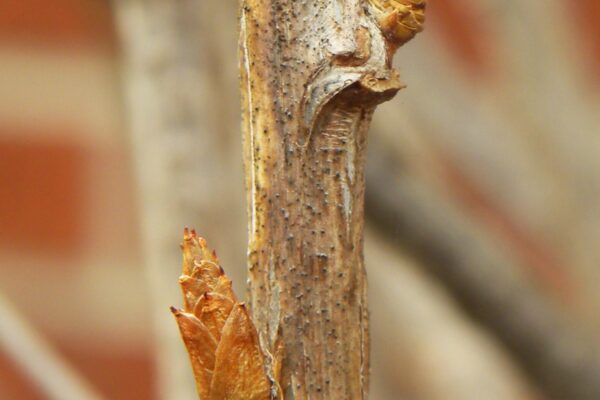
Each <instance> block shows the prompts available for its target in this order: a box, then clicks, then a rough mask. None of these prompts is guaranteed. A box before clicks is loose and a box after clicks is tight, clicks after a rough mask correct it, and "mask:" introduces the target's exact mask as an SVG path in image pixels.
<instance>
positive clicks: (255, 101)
mask: <svg viewBox="0 0 600 400" xmlns="http://www.w3.org/2000/svg"><path fill="white" fill-rule="evenodd" d="M424 8H425V2H424V0H310V1H309V0H243V1H242V8H241V16H240V18H241V38H240V53H241V54H240V55H241V63H240V70H241V89H242V96H243V103H242V104H243V119H244V121H243V125H244V146H245V150H244V151H245V153H244V154H245V165H246V177H247V179H246V187H247V194H248V207H249V250H248V257H249V269H250V302H251V306H252V317H253V320H254V321H255V324H256V325H257V328H258V332H259V335H260V341H261V344H262V347H263V348H264V349H266V353H267V354H269V357H268V359H267V360H266V362H267V369H268V374H269V376H270V377H271V378H272V379H276V380H278V381H279V383H280V384H281V388H282V389H283V397H284V398H285V399H365V398H366V397H367V390H368V372H369V348H368V312H367V299H366V276H365V270H364V264H363V246H362V241H363V197H364V196H363V195H364V172H363V167H364V161H365V150H366V143H367V130H368V126H369V122H370V120H371V116H372V114H373V111H374V109H375V107H376V105H377V104H379V103H381V102H383V101H386V100H388V99H390V98H391V97H393V96H394V95H395V93H396V92H397V91H398V90H399V89H400V88H401V87H402V85H401V83H400V79H399V75H398V73H397V72H396V71H394V70H393V69H392V68H391V61H392V56H393V53H394V52H395V50H396V49H397V48H398V47H399V46H400V45H402V44H403V43H404V42H406V41H408V40H409V39H411V38H412V37H413V36H414V35H415V34H416V33H417V32H418V31H420V30H421V26H422V23H423V20H424Z"/></svg>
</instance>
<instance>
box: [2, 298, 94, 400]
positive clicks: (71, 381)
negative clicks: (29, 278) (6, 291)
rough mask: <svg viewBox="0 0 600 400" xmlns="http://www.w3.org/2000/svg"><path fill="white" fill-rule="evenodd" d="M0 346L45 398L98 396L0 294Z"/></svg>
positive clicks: (89, 398)
mask: <svg viewBox="0 0 600 400" xmlns="http://www.w3.org/2000/svg"><path fill="white" fill-rule="evenodd" d="M0 346H1V347H2V348H3V350H4V352H5V353H6V354H8V355H9V356H10V357H11V358H12V359H13V360H14V361H15V363H16V364H17V365H18V366H19V367H20V368H21V369H22V370H23V372H25V373H26V374H27V375H28V376H29V377H30V378H31V380H32V381H33V382H34V383H35V384H36V385H37V386H38V387H39V388H40V389H41V390H42V391H43V392H44V394H46V395H47V396H48V398H50V399H56V400H100V399H102V396H100V395H99V394H98V393H96V391H95V390H94V389H93V388H92V387H91V386H90V385H89V384H88V383H87V382H86V381H85V380H84V379H83V378H82V377H81V376H80V375H79V374H77V372H76V371H75V370H74V369H73V368H71V366H70V365H69V364H68V363H67V361H66V360H65V359H64V358H62V357H61V356H60V355H59V354H58V353H57V352H56V351H55V350H54V349H53V348H52V347H51V346H50V344H48V343H47V342H46V341H45V340H44V339H43V338H42V337H41V336H40V335H38V334H37V333H36V331H35V329H34V328H33V327H31V326H30V325H29V324H28V323H27V321H26V320H25V319H24V318H23V317H22V316H21V315H20V314H19V312H18V311H17V310H15V309H14V308H13V306H12V305H11V304H10V303H9V302H8V300H7V299H6V298H4V296H3V295H2V294H1V293H0Z"/></svg>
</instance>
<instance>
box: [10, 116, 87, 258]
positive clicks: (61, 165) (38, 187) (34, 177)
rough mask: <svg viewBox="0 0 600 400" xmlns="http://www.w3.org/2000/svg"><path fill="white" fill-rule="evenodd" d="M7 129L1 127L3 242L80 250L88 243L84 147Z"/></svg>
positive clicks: (28, 247) (43, 248)
mask: <svg viewBox="0 0 600 400" xmlns="http://www.w3.org/2000/svg"><path fill="white" fill-rule="evenodd" d="M40 129H42V127H40ZM6 131H7V129H6V128H0V155H1V156H0V246H2V247H4V248H6V247H8V250H10V251H22V250H26V251H28V252H31V251H34V252H38V251H39V252H40V253H41V254H44V253H46V252H51V253H52V255H73V254H75V253H76V252H78V251H79V250H81V247H82V244H83V242H82V240H83V232H84V207H85V202H84V196H83V195H84V193H85V190H84V189H85V187H84V185H85V176H86V173H85V171H86V160H85V155H84V149H83V148H81V147H80V146H78V145H76V144H73V143H71V144H69V143H65V142H64V141H60V142H51V141H41V140H39V139H29V138H35V137H36V136H35V135H31V134H27V135H19V134H10V135H6V134H5V133H6ZM19 136H25V137H26V138H27V139H21V138H20V137H19ZM39 136H42V135H39ZM34 241H35V244H34V243H33V242H34Z"/></svg>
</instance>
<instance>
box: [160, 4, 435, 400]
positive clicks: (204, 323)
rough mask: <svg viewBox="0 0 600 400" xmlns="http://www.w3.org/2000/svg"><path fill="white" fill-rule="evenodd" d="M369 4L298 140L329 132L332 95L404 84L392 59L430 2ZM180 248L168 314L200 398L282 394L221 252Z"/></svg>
mask: <svg viewBox="0 0 600 400" xmlns="http://www.w3.org/2000/svg"><path fill="white" fill-rule="evenodd" d="M364 5H365V11H366V15H365V17H366V18H367V20H368V21H369V23H368V24H367V25H366V26H365V29H364V30H362V31H361V30H359V31H358V34H357V37H356V41H357V42H359V41H362V40H364V41H365V42H366V45H365V46H363V47H362V50H361V51H357V52H355V53H353V54H351V55H348V56H346V55H344V54H341V55H340V54H338V55H336V56H335V57H330V58H329V59H328V60H326V62H325V64H324V65H322V66H320V67H317V68H316V69H315V72H314V74H313V77H312V79H311V80H310V83H309V85H308V86H307V92H306V93H305V96H304V104H303V123H304V124H305V125H306V132H307V137H306V140H305V143H300V145H304V144H306V143H307V142H308V141H309V140H310V136H311V134H312V132H313V131H315V130H316V131H324V130H325V131H326V127H323V126H320V127H318V129H315V127H317V126H318V125H320V123H319V121H318V119H319V118H318V117H319V115H320V113H321V111H322V110H323V107H324V106H325V105H326V104H328V103H330V102H331V101H332V100H334V99H336V101H340V102H341V103H340V106H341V105H343V108H344V109H346V110H348V112H352V109H353V107H356V106H357V105H353V100H352V99H353V98H357V96H358V99H359V101H360V103H361V104H360V107H370V106H371V107H373V108H374V107H375V105H376V104H378V103H380V102H382V101H385V100H388V99H389V98H391V97H393V96H394V94H395V93H396V92H397V91H398V90H399V89H401V88H402V87H403V86H402V85H401V83H400V79H399V75H398V72H397V71H395V70H393V69H392V68H391V59H392V57H393V54H394V53H395V51H396V50H397V49H398V47H400V46H401V45H403V44H404V43H406V42H407V41H409V40H410V39H412V38H413V37H414V36H415V35H416V34H417V33H418V32H420V31H421V30H422V27H423V23H424V12H425V0H367V1H365V2H364ZM375 28H376V29H377V30H378V31H379V32H378V33H379V35H382V36H383V37H384V38H385V40H384V41H383V42H384V44H385V46H384V47H385V48H380V49H377V48H374V46H373V45H371V46H369V44H368V43H369V38H370V37H372V35H373V34H374V32H373V29H375ZM361 32H363V33H361ZM359 47H360V46H359ZM370 99H372V100H370ZM324 128H325V129H324ZM181 247H182V250H183V274H182V276H181V277H180V279H179V283H180V285H181V288H182V291H183V299H184V307H183V309H182V310H179V309H176V308H171V311H172V312H173V314H174V316H175V318H176V320H177V323H178V325H179V330H180V332H181V337H182V339H183V342H184V343H185V346H186V348H187V350H188V353H189V357H190V361H191V364H192V368H193V372H194V376H195V379H196V386H197V391H198V395H199V396H200V398H201V399H202V400H222V399H231V400H269V399H281V398H282V394H281V388H280V386H279V383H278V382H279V371H280V368H279V362H278V360H277V357H274V358H273V356H272V355H271V354H269V352H268V351H267V350H266V349H263V348H261V345H260V340H259V335H258V332H257V330H256V328H255V326H254V324H253V322H252V320H251V318H250V315H249V312H248V310H247V309H246V306H245V304H244V303H240V302H238V301H237V298H236V297H235V294H234V293H233V290H232V287H231V280H230V279H229V278H228V277H227V276H226V275H225V273H224V271H223V269H222V268H221V266H220V265H219V261H218V259H217V256H216V254H215V253H214V251H210V250H209V249H208V247H207V245H206V241H205V240H204V239H202V238H200V237H198V236H197V234H196V232H195V231H194V230H192V231H189V230H188V229H186V230H185V231H184V238H183V243H182V246H181ZM267 357H268V358H267ZM267 364H269V365H270V366H271V368H267ZM267 370H270V373H268V372H267Z"/></svg>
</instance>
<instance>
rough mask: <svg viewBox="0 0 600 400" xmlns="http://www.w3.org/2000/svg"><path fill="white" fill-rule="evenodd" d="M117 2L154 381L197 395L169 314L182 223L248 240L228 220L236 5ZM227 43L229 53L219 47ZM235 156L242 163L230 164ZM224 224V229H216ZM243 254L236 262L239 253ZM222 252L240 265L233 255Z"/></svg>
mask: <svg viewBox="0 0 600 400" xmlns="http://www.w3.org/2000/svg"><path fill="white" fill-rule="evenodd" d="M226 3H227V4H226ZM114 7H115V11H116V16H117V23H118V27H119V31H120V38H121V42H122V49H123V56H124V57H123V62H124V68H123V75H124V88H125V105H126V107H125V109H126V111H127V114H126V120H127V122H128V123H129V125H130V130H131V138H132V154H133V161H134V169H135V172H136V180H137V184H138V193H139V205H140V210H141V212H140V224H141V243H142V254H143V257H144V263H145V267H146V273H147V274H146V275H147V279H148V282H149V285H150V296H149V297H150V301H149V303H150V304H149V309H150V310H151V311H152V313H153V314H152V317H153V319H154V327H155V330H154V338H155V349H156V354H157V356H156V358H157V364H156V366H157V371H156V377H157V388H158V391H159V396H160V398H163V399H168V400H184V399H185V400H187V399H191V398H194V397H195V390H194V384H193V379H192V376H191V371H190V368H189V365H188V359H187V355H186V354H185V349H184V347H183V346H181V342H180V339H179V335H178V332H177V329H175V328H174V327H173V323H172V322H173V321H172V316H171V315H170V313H169V312H168V306H169V305H171V304H176V303H177V302H179V297H180V294H179V291H178V287H177V285H176V284H175V283H174V282H176V279H175V277H176V276H178V275H179V272H180V271H179V266H178V262H179V260H180V257H181V256H180V252H179V243H178V242H179V238H180V236H181V230H182V228H183V227H184V226H185V225H188V224H190V225H191V224H194V225H196V226H199V227H201V229H202V232H203V233H204V234H205V235H207V237H208V238H210V239H211V242H212V243H214V244H215V246H216V247H218V248H228V249H231V248H235V246H234V245H235V244H236V241H237V243H239V246H238V248H239V249H240V250H241V249H242V243H243V238H244V236H243V233H244V230H243V225H242V224H240V229H238V230H236V229H233V228H230V226H229V225H230V224H229V222H230V220H231V218H232V216H233V218H234V219H235V216H236V213H239V214H243V209H244V208H243V200H242V199H243V197H242V190H243V189H242V187H241V186H242V178H241V160H239V153H240V151H239V150H238V151H235V150H236V149H238V148H236V147H235V146H233V147H232V146H231V145H230V139H231V137H232V135H231V134H229V133H230V132H236V131H237V130H238V129H239V125H238V122H237V121H238V119H236V116H235V115H236V114H237V110H238V107H237V106H234V107H232V106H231V99H232V98H233V99H234V98H235V97H234V96H235V93H236V89H237V85H235V80H234V79H232V78H229V79H228V81H230V82H233V84H232V85H231V90H229V91H228V90H227V89H228V86H227V85H226V84H224V83H223V82H221V81H220V80H219V77H220V76H221V74H222V71H223V70H225V71H227V70H230V71H231V73H230V77H234V76H235V74H236V72H235V67H236V65H237V64H236V62H235V58H234V57H235V49H236V46H235V4H233V2H225V3H223V2H220V1H216V0H215V1H207V0H182V1H175V2H173V1H143V0H119V1H115V2H114ZM217 26H219V29H217V28H216V27H217ZM225 26H229V27H230V28H231V29H229V30H228V29H223V27H225ZM211 27H212V28H211ZM217 30H218V31H219V33H218V35H217V34H216V32H217ZM229 32H230V33H229ZM228 33H229V34H228ZM227 48H228V49H230V50H231V58H230V59H228V58H227V57H225V56H224V55H223V54H222V51H223V49H227ZM230 64H231V65H230ZM223 93H225V94H223ZM230 93H233V95H230ZM228 95H229V96H228ZM228 110H235V111H234V114H233V115H234V117H229V118H228V116H231V114H228ZM232 126H233V127H234V128H233V129H231V128H232ZM236 139H237V135H236ZM232 154H234V155H235V157H236V158H237V159H238V160H239V161H238V164H235V163H232V162H230V159H231V155H232ZM229 165H233V166H234V167H235V166H237V165H239V169H240V172H239V173H238V175H237V176H239V183H240V184H239V190H238V191H237V192H236V191H235V186H236V185H223V182H227V180H224V179H223V177H228V178H230V176H231V174H229V175H228V174H227V172H229V170H228V168H229ZM234 176H235V175H234ZM232 187H234V189H233V192H232V191H231V188H232ZM237 193H239V194H237ZM236 194H237V196H236ZM237 199H239V205H237V203H236V200H237ZM232 203H234V206H232ZM231 210H234V211H231ZM235 210H239V211H235ZM240 221H241V218H240ZM221 226H227V227H228V231H230V232H228V233H227V234H226V235H225V234H223V233H221V230H220V229H219V227H221ZM231 231H233V232H231ZM236 231H237V232H239V233H237V234H236ZM232 242H233V243H232ZM230 253H234V252H233V251H230ZM239 255H240V257H239V261H238V262H237V264H238V265H240V266H241V265H243V253H242V252H241V251H240V254H239ZM223 259H224V262H225V263H226V264H231V265H236V262H233V261H231V257H230V255H229V253H228V254H225V255H224V257H223ZM238 271H239V270H236V269H232V275H234V276H238V277H239V273H238ZM238 281H241V279H238Z"/></svg>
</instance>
